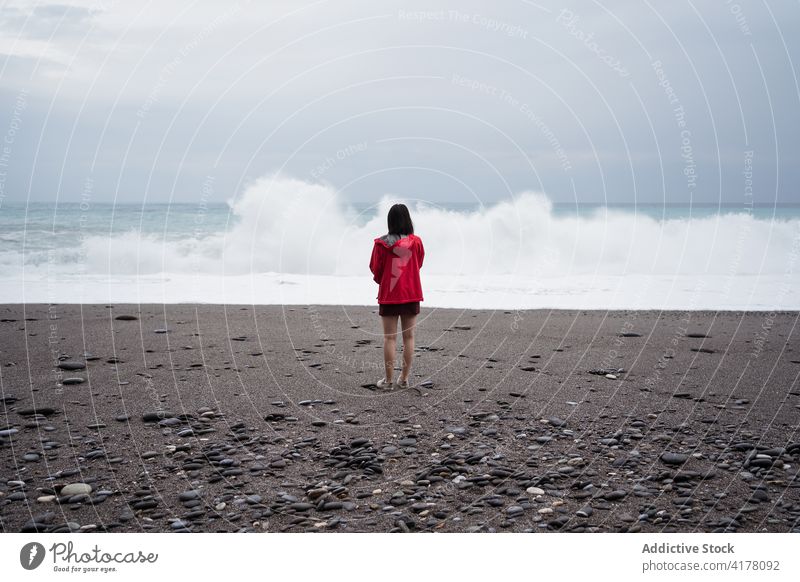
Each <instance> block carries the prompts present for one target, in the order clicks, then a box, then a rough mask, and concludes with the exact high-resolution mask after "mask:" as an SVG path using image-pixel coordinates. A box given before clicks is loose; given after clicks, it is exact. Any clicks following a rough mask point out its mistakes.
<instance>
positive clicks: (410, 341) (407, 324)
mask: <svg viewBox="0 0 800 582" xmlns="http://www.w3.org/2000/svg"><path fill="white" fill-rule="evenodd" d="M400 323H401V326H402V329H403V371H402V372H400V381H401V382H405V381H406V380H408V375H409V374H410V373H411V362H412V361H413V360H414V328H415V327H416V325H417V316H416V315H401V316H400Z"/></svg>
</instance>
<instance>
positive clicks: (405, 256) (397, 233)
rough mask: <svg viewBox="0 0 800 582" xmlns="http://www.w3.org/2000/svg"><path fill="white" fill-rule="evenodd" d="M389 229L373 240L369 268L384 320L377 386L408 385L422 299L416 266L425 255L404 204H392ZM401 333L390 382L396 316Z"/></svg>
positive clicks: (388, 221)
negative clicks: (398, 365) (398, 362)
mask: <svg viewBox="0 0 800 582" xmlns="http://www.w3.org/2000/svg"><path fill="white" fill-rule="evenodd" d="M387 223H388V227H389V229H388V230H389V232H388V233H387V234H385V235H383V236H382V237H380V238H376V239H375V243H374V245H373V247H372V258H371V259H370V262H369V268H370V270H371V271H372V274H373V280H374V281H375V282H376V283H378V285H380V287H378V313H379V314H380V316H381V319H382V320H383V360H384V367H385V375H384V377H383V378H382V379H381V380H379V381H378V383H377V386H378V388H382V389H392V388H393V387H394V388H408V375H409V372H410V371H411V361H412V359H413V358H414V327H415V325H416V323H417V314H418V313H419V302H420V301H422V300H423V299H422V285H421V283H420V280H419V269H420V267H422V260H423V258H424V257H425V249H424V247H423V246H422V239H420V238H419V237H418V236H416V235H415V234H414V224H413V223H412V222H411V215H410V214H409V213H408V208H406V205H405V204H395V205H394V206H392V207H391V208H390V209H389V215H388V217H387ZM398 317H399V318H400V323H401V324H402V333H403V369H402V371H401V373H400V378H399V380H398V382H397V383H396V384H395V385H394V386H393V385H392V376H393V374H394V359H395V351H396V349H397V318H398Z"/></svg>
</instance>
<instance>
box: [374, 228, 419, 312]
mask: <svg viewBox="0 0 800 582" xmlns="http://www.w3.org/2000/svg"><path fill="white" fill-rule="evenodd" d="M424 258H425V248H424V247H423V246H422V239H421V238H419V237H418V236H416V235H413V234H409V235H408V236H406V237H403V238H401V239H399V240H398V241H397V242H395V243H394V244H393V245H390V244H388V243H387V242H386V241H385V240H384V239H383V238H376V239H375V244H374V246H373V247H372V258H371V259H370V261H369V269H370V271H372V274H373V275H374V276H373V280H374V281H375V282H376V283H378V284H379V285H380V287H378V303H379V304H383V303H411V302H414V301H422V300H423V299H422V284H421V283H420V280H419V269H420V267H422V260H423V259H424Z"/></svg>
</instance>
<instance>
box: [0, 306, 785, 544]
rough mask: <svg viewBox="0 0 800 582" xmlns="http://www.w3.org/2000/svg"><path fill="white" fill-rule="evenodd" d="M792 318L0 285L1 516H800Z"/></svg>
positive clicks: (580, 519) (573, 526)
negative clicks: (151, 297)
mask: <svg viewBox="0 0 800 582" xmlns="http://www.w3.org/2000/svg"><path fill="white" fill-rule="evenodd" d="M53 313H54V314H55V315H56V317H57V318H56V319H51V317H50V316H51V314H53ZM119 316H123V317H122V318H120V319H117V318H118V317H119ZM798 317H800V312H796V311H781V312H778V311H776V312H762V311H755V312H745V311H708V310H697V311H681V310H676V311H658V310H616V311H612V310H582V309H570V310H560V309H559V310H551V309H535V310H513V309H512V310H489V309H474V310H470V309H460V308H426V307H425V304H424V302H423V305H422V312H421V314H420V316H419V317H418V330H417V338H416V350H415V360H414V368H413V369H412V374H411V378H412V380H413V381H414V383H415V384H416V385H417V387H416V388H415V389H410V390H403V391H399V392H394V393H379V392H378V391H377V390H375V388H374V382H375V381H376V380H377V379H378V377H379V375H380V374H381V368H382V363H381V354H382V336H381V332H380V321H379V318H378V316H377V305H374V306H341V305H340V306H331V305H316V304H310V305H255V306H254V305H219V304H198V303H183V304H174V303H171V304H158V303H149V304H145V303H142V304H136V303H124V304H122V303H113V304H112V303H109V304H59V303H54V304H42V303H39V304H32V303H20V304H3V305H0V354H2V365H3V368H2V376H1V377H2V399H3V407H2V408H0V459H1V461H2V472H0V526H2V527H1V528H0V530H1V531H3V532H20V531H23V532H34V531H40V532H57V531H108V532H140V531H199V532H211V531H231V532H235V531H291V532H295V531H348V532H377V531H382V532H402V531H441V532H465V531H498V532H500V531H516V532H540V531H549V532H556V531H567V532H638V531H640V532H720V531H747V532H759V531H770V532H788V531H798V530H800V475H799V474H798V469H799V467H800V427H798V422H797V419H798V417H800V388H798V382H799V381H800V342H798V333H800V329H797V325H796V324H797V321H798ZM765 321H768V322H769V325H768V326H766V328H765V327H764V324H765ZM703 336H705V337H703ZM399 343H401V342H399ZM398 355H399V354H398ZM64 367H66V368H74V369H64ZM620 368H622V371H621V372H620V371H618V370H619V369H620ZM600 372H606V373H609V374H611V376H613V377H607V376H606V375H605V374H604V373H600ZM66 485H75V486H76V487H73V488H71V489H69V490H67V493H69V494H67V493H64V492H63V491H62V488H63V487H64V486H66ZM86 486H88V487H86Z"/></svg>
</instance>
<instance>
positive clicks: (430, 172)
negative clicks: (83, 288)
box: [0, 0, 800, 205]
mask: <svg viewBox="0 0 800 582" xmlns="http://www.w3.org/2000/svg"><path fill="white" fill-rule="evenodd" d="M799 33H800V4H798V3H797V2H777V1H776V2H767V3H765V2H755V1H754V2H744V1H742V2H741V3H738V4H737V3H736V2H732V1H731V2H729V1H726V0H719V1H715V2H699V1H698V2H684V1H682V0H675V1H670V2H655V1H654V0H650V1H647V0H635V1H633V0H632V1H619V2H604V3H599V2H568V3H553V2H544V1H543V2H529V1H524V0H506V1H503V2H492V3H490V2H486V1H484V2H474V1H464V0H458V1H456V0H452V1H450V2H431V1H426V2H422V1H420V2H407V1H406V2H348V1H339V0H337V1H336V2H333V1H317V2H308V1H304V0H292V1H287V2H278V1H269V2H245V1H240V2H233V1H231V2H227V1H226V2H222V1H219V2H178V1H175V2H163V1H161V2H121V1H118V2H111V1H103V2H77V1H76V2H67V3H59V4H48V3H36V2H3V4H2V8H0V81H1V88H0V104H1V105H2V112H3V118H2V120H0V132H2V133H3V135H4V143H3V147H4V148H5V149H3V150H2V152H0V153H2V158H0V171H2V172H5V173H4V174H2V176H0V179H1V181H0V185H2V191H1V192H0V195H2V196H3V198H2V201H5V202H25V201H26V200H35V201H55V200H59V201H80V200H81V196H82V195H85V196H91V200H92V201H94V202H113V201H119V202H142V201H148V202H170V201H178V202H195V201H198V200H200V199H201V197H202V196H203V192H204V184H205V185H206V187H205V191H206V193H208V192H209V191H213V194H212V195H211V199H210V200H207V201H208V202H223V201H224V200H225V199H227V198H229V197H231V196H234V195H236V194H237V193H238V192H240V191H241V190H242V189H243V187H244V186H245V185H246V184H247V183H248V182H249V181H251V180H254V179H256V178H258V177H259V176H262V175H264V174H268V173H271V172H274V171H277V170H280V171H282V172H285V173H286V174H288V175H290V176H293V177H296V178H300V179H303V180H308V181H312V182H316V181H322V182H327V183H329V184H331V185H333V186H335V187H336V188H337V189H339V190H341V192H342V193H343V195H344V197H345V198H346V199H348V200H351V201H362V202H372V201H375V200H376V199H377V198H378V197H379V196H380V195H382V194H385V193H391V194H395V195H399V196H403V197H408V198H409V199H425V200H430V201H434V202H446V201H463V202H473V201H476V200H480V201H482V202H484V203H486V202H491V201H493V200H497V199H502V198H507V197H508V196H510V195H511V194H513V193H516V192H520V191H523V190H539V191H543V192H545V193H546V194H547V195H548V196H549V197H550V198H551V199H552V200H553V201H555V202H574V201H580V202H602V201H608V202H633V201H639V202H651V203H660V202H664V201H666V202H669V203H688V202H690V201H693V202H695V203H698V202H702V203H718V202H723V203H727V204H743V205H744V204H746V203H747V202H749V201H750V200H752V201H754V202H756V203H766V204H769V203H774V202H781V203H788V202H800V196H799V195H798V189H797V185H798V183H800V180H799V179H800V164H798V160H799V159H800V147H798V145H799V143H800V141H799V140H800V137H798V136H800V92H799V91H798V79H797V76H798V75H797V70H796V66H795V65H796V64H797V63H800V51H798V45H799V43H800V39H799V38H798V37H799V36H800V34H799ZM751 168H752V176H751V175H750V174H746V173H745V172H749V171H750V169H751ZM751 177H752V190H750V189H749V186H750V185H751V184H750V183H749V182H748V181H747V180H748V179H750V178H751ZM209 184H213V188H210V189H209V188H208V185H209ZM751 192H752V198H750V197H749V196H750V193H751ZM207 196H208V195H207Z"/></svg>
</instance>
